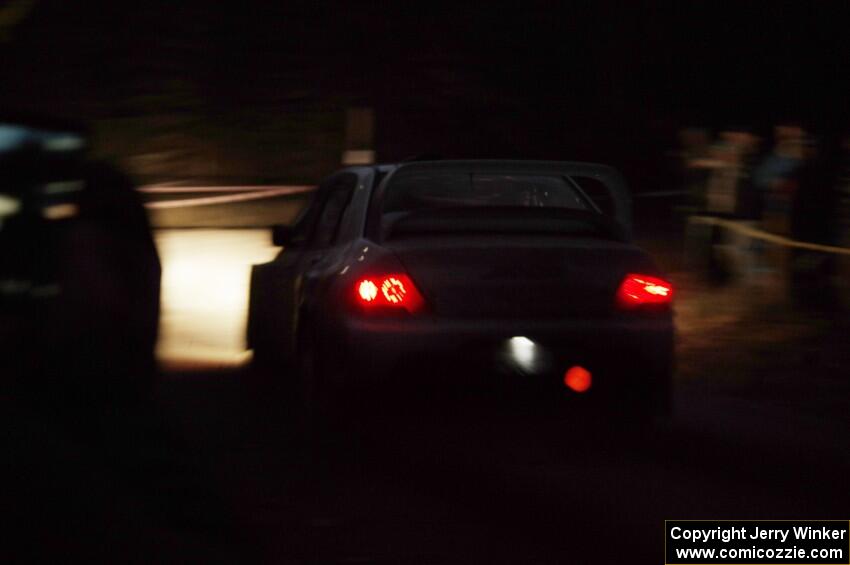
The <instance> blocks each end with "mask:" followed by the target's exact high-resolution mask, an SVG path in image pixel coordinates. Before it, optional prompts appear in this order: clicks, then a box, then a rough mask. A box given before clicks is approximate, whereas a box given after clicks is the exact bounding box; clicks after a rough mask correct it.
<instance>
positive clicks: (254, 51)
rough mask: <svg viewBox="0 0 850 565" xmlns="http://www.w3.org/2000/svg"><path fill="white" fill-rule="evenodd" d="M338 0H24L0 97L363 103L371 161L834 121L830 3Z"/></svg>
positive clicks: (291, 108)
mask: <svg viewBox="0 0 850 565" xmlns="http://www.w3.org/2000/svg"><path fill="white" fill-rule="evenodd" d="M353 4H355V3H351V2H324V3H314V2H309V3H302V4H296V3H287V2H256V1H251V0H243V1H241V2H229V1H225V2H200V1H197V0H192V1H185V2H165V1H161V0H148V1H145V2H139V3H135V4H130V3H124V2H81V3H77V2H74V3H71V2H62V1H60V0H40V1H38V2H37V3H36V7H35V9H34V11H33V12H32V14H31V15H30V16H29V17H28V18H27V19H26V20H25V21H23V22H22V23H20V24H19V25H18V26H16V27H15V28H14V29H13V30H12V32H11V34H10V35H11V38H10V39H9V40H7V41H6V42H5V43H2V44H0V54H2V66H3V68H4V72H3V76H2V79H0V80H2V81H3V88H2V94H0V103H2V104H3V105H4V106H5V107H7V108H9V107H12V108H21V107H23V108H27V109H35V110H38V111H50V112H52V113H59V114H63V115H67V116H71V117H78V118H82V119H86V120H96V119H104V118H116V117H122V116H137V115H146V114H157V113H160V112H170V113H174V112H184V113H192V114H194V115H199V116H202V117H203V119H204V120H207V121H209V120H213V121H215V120H218V119H221V118H226V117H228V116H230V115H235V114H239V113H240V112H245V111H247V110H246V109H250V110H251V111H253V112H260V113H263V114H264V115H277V114H280V115H285V114H286V113H287V112H290V113H292V112H299V111H301V109H303V108H305V107H306V106H309V107H311V108H313V109H315V108H316V107H318V108H332V107H333V108H344V107H346V106H350V105H366V106H372V107H374V108H375V110H376V115H377V122H378V123H377V139H376V143H377V149H378V153H379V155H380V156H381V157H382V158H385V159H398V158H402V157H404V156H406V155H409V154H413V153H417V152H421V151H430V152H437V153H441V154H445V155H446V156H449V157H455V156H469V157H479V156H481V157H483V156H492V157H503V156H518V157H541V158H564V157H565V156H566V157H570V158H583V159H597V160H608V161H611V160H614V161H616V162H620V163H623V164H624V166H626V167H627V168H628V167H629V163H628V161H629V160H630V157H629V156H630V155H631V156H632V158H631V160H632V161H639V160H643V159H644V158H645V157H644V153H645V148H646V147H652V148H654V149H653V150H655V148H658V147H662V146H663V145H664V144H665V143H669V142H670V140H671V139H673V133H674V132H675V130H676V128H678V127H680V126H681V125H690V124H704V125H708V126H712V127H722V126H724V125H728V124H746V125H752V126H755V127H760V128H763V127H765V126H767V125H769V124H771V123H773V122H775V121H777V120H780V119H801V120H805V121H809V122H813V123H818V124H824V123H825V124H829V125H832V126H837V127H844V125H845V123H847V117H848V114H849V113H848V104H847V93H848V86H850V78H848V72H847V70H848V64H847V61H848V57H847V55H848V53H850V34H848V31H849V30H848V22H847V20H846V18H842V17H840V14H841V12H840V11H839V7H840V6H839V3H828V2H817V3H810V2H806V3H784V2H769V3H750V2H733V3H728V4H722V3H702V2H700V3H692V2H687V3H675V4H666V5H664V6H663V7H662V5H661V4H644V3H638V2H634V3H632V2H605V1H602V2H591V3H554V2H548V3H541V2H538V3H523V4H517V5H516V6H514V7H513V8H511V7H509V6H508V5H506V4H498V5H496V4H492V5H484V4H481V3H475V4H471V3H463V2H452V3H439V2H436V3H435V2H430V3H406V2H397V3H370V4H368V5H365V6H362V7H357V8H354V7H352V6H353ZM606 157H610V158H608V159H606Z"/></svg>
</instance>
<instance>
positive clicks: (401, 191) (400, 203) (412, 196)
mask: <svg viewBox="0 0 850 565" xmlns="http://www.w3.org/2000/svg"><path fill="white" fill-rule="evenodd" d="M491 207H531V208H566V209H572V210H589V209H590V205H589V203H588V202H587V201H586V199H585V198H584V197H583V196H582V195H581V194H580V193H579V191H578V190H576V188H575V186H574V185H572V184H571V183H570V182H569V181H568V180H567V179H566V178H564V177H562V176H558V175H522V174H475V173H473V174H469V173H456V172H433V173H432V172H429V173H422V174H416V175H406V176H405V177H404V178H401V179H397V180H396V181H395V182H393V183H392V185H391V186H389V187H388V189H387V191H386V193H385V195H384V201H383V206H382V211H381V212H382V215H387V214H391V215H393V216H397V215H398V213H400V212H416V211H423V210H431V209H433V210H436V209H444V208H491Z"/></svg>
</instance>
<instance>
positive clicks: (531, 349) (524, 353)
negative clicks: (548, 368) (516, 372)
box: [508, 336, 540, 371]
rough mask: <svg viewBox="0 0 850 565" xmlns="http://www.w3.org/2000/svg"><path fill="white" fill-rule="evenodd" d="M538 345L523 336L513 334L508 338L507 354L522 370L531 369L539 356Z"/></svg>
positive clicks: (534, 366)
mask: <svg viewBox="0 0 850 565" xmlns="http://www.w3.org/2000/svg"><path fill="white" fill-rule="evenodd" d="M539 349H540V346H538V345H537V344H536V343H534V342H533V341H531V340H530V339H528V338H527V337H524V336H514V337H512V338H511V339H509V340H508V355H509V356H510V358H511V360H512V361H513V362H514V363H515V364H516V365H517V367H519V368H520V369H522V370H524V371H533V370H534V369H535V368H536V366H537V361H538V359H539V357H540V351H539Z"/></svg>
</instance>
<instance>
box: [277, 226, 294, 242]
mask: <svg viewBox="0 0 850 565" xmlns="http://www.w3.org/2000/svg"><path fill="white" fill-rule="evenodd" d="M293 243H295V229H294V228H293V227H292V226H290V225H288V224H278V225H276V226H272V244H274V245H276V246H277V247H288V246H291V245H292V244H293Z"/></svg>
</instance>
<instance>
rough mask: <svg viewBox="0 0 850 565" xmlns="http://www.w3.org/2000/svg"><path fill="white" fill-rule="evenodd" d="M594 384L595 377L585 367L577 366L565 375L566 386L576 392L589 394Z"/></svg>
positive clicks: (568, 370)
mask: <svg viewBox="0 0 850 565" xmlns="http://www.w3.org/2000/svg"><path fill="white" fill-rule="evenodd" d="M591 384H593V375H591V374H590V371H588V370H587V369H585V368H584V367H580V366H579V365H576V366H574V367H570V368H569V369H567V371H566V372H565V373H564V385H565V386H566V387H567V388H569V389H571V390H574V391H575V392H587V391H588V390H589V389H590V385H591Z"/></svg>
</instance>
